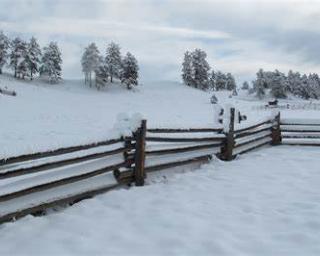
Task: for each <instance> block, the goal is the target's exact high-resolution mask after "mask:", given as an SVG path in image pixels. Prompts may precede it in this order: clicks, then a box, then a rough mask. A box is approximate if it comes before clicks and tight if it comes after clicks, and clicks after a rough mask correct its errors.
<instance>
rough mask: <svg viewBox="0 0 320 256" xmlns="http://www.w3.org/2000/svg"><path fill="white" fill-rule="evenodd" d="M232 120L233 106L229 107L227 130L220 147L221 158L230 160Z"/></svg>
mask: <svg viewBox="0 0 320 256" xmlns="http://www.w3.org/2000/svg"><path fill="white" fill-rule="evenodd" d="M234 121H235V108H231V109H230V120H229V130H228V132H227V133H226V139H225V143H224V146H223V147H222V149H221V159H222V160H225V161H231V160H232V159H233V148H234Z"/></svg>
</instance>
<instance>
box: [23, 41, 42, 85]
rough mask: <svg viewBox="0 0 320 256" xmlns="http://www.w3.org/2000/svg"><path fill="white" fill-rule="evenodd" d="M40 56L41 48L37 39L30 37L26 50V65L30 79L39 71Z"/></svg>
mask: <svg viewBox="0 0 320 256" xmlns="http://www.w3.org/2000/svg"><path fill="white" fill-rule="evenodd" d="M40 58H41V49H40V46H39V44H38V42H37V39H36V38H34V37H32V38H31V39H30V42H29V43H28V50H27V57H26V60H27V65H28V70H29V74H30V79H31V80H32V79H33V76H34V75H35V74H36V73H38V72H39V68H40Z"/></svg>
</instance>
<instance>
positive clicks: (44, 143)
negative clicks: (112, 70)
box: [0, 75, 319, 158]
mask: <svg viewBox="0 0 320 256" xmlns="http://www.w3.org/2000/svg"><path fill="white" fill-rule="evenodd" d="M0 87H2V88H4V87H7V88H8V89H11V90H15V91H16V92H17V94H18V95H17V97H10V96H4V95H1V94H0V116H1V120H2V121H1V125H0V158H4V157H8V156H13V155H19V154H25V153H32V152H36V151H43V150H48V149H55V148H58V147H61V146H72V145H78V144H83V143H92V142H94V141H99V140H104V139H106V138H111V137H114V136H115V135H114V132H113V126H114V124H115V122H116V119H117V118H116V117H117V115H118V114H119V113H122V112H124V113H128V114H132V113H136V112H138V113H141V114H142V115H143V116H144V117H145V118H146V119H147V120H148V127H156V128H158V127H169V128H182V127H186V128H191V127H216V126H217V124H216V123H215V114H214V108H213V105H211V104H210V96H211V94H210V93H205V92H202V91H199V90H196V89H193V88H189V87H186V86H183V85H182V84H179V83H173V82H147V83H142V85H141V86H140V87H138V88H137V89H136V90H134V91H127V90H125V89H124V88H118V86H110V87H108V88H106V89H104V90H103V91H97V90H95V89H93V88H88V87H86V86H85V85H84V84H83V81H82V80H79V81H76V80H72V81H68V80H67V81H64V83H62V84H59V85H49V84H46V83H42V82H41V81H33V82H30V81H21V80H20V81H19V80H16V79H14V78H12V77H11V76H10V75H1V76H0ZM216 94H217V96H218V98H219V104H221V105H225V104H233V105H235V106H236V107H237V108H238V109H240V110H241V111H242V113H243V114H246V115H247V116H248V122H257V121H258V120H259V119H263V118H265V117H268V116H270V110H261V109H260V110H257V106H258V107H259V106H260V107H261V106H263V105H264V104H265V102H259V101H257V100H254V99H252V98H250V97H247V96H246V95H243V93H242V94H240V96H238V97H233V98H228V96H229V95H230V92H219V93H216ZM283 113H284V115H288V116H290V117H292V116H293V117H297V114H299V116H301V117H305V118H307V117H318V116H319V111H312V110H308V111H303V110H296V111H293V112H292V111H283Z"/></svg>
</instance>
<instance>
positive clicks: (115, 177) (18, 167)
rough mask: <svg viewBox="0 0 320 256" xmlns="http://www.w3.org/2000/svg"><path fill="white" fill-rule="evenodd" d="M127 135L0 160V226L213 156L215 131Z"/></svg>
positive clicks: (217, 143) (217, 142)
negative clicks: (160, 171) (154, 173)
mask: <svg viewBox="0 0 320 256" xmlns="http://www.w3.org/2000/svg"><path fill="white" fill-rule="evenodd" d="M146 124H147V123H146V121H145V120H143V121H142V122H141V125H140V127H138V128H137V129H136V130H135V131H133V132H132V136H126V137H121V138H116V139H112V140H106V141H101V142H98V143H92V144H87V145H79V146H73V147H67V148H60V149H57V150H53V151H46V152H38V153H33V154H25V155H20V156H14V157H10V158H6V159H0V223H3V222H5V221H10V220H12V219H16V218H19V217H23V216H25V215H28V214H32V213H38V212H39V211H43V210H45V209H47V208H49V207H54V206H56V205H60V204H66V205H68V204H73V203H74V202H77V201H80V200H82V199H85V198H89V197H92V196H94V195H97V194H99V193H103V192H106V191H109V190H111V189H115V188H117V187H119V186H123V185H128V184H130V183H132V182H134V183H135V184H136V185H137V186H141V185H144V181H145V178H146V174H147V173H148V172H152V171H156V170H162V169H165V168H171V167H176V166H181V165H187V164H191V163H202V162H206V161H208V160H209V159H211V157H212V155H213V154H215V153H217V152H219V149H220V147H221V145H222V144H223V141H224V138H225V136H224V134H222V129H221V128H217V129H215V128H203V129H201V128H194V129H147V126H146Z"/></svg>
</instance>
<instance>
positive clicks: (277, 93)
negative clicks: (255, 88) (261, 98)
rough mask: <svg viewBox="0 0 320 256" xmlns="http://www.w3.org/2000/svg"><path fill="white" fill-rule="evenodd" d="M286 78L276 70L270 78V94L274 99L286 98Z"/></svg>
mask: <svg viewBox="0 0 320 256" xmlns="http://www.w3.org/2000/svg"><path fill="white" fill-rule="evenodd" d="M285 82H286V78H285V76H284V74H282V73H280V72H279V71H278V70H276V71H275V72H274V73H273V77H272V82H271V84H272V86H271V94H272V96H273V97H275V98H286V97H287V95H286V91H285V88H286V84H285Z"/></svg>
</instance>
